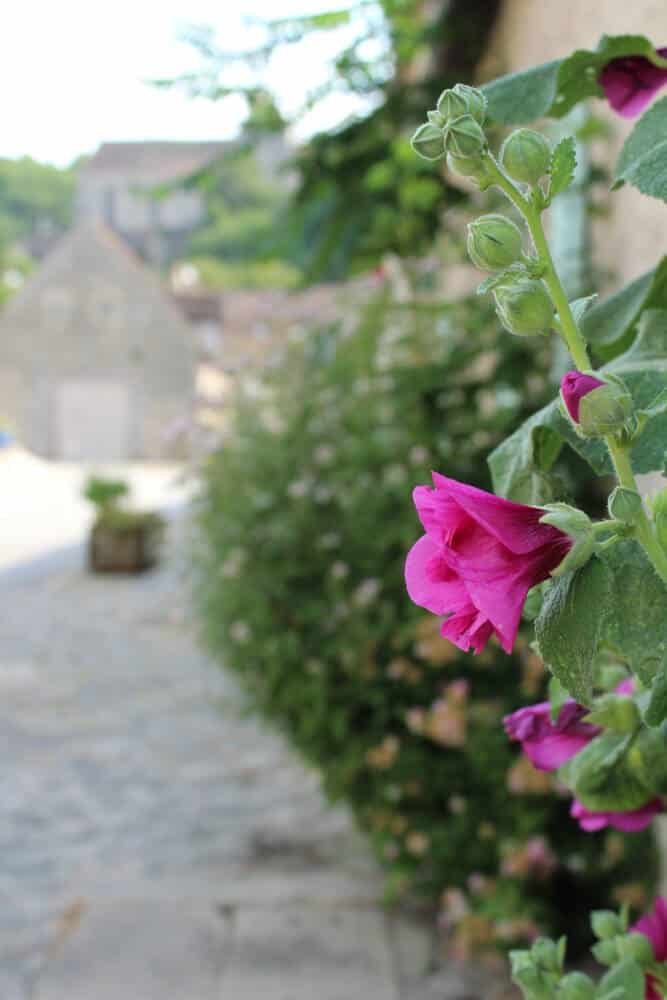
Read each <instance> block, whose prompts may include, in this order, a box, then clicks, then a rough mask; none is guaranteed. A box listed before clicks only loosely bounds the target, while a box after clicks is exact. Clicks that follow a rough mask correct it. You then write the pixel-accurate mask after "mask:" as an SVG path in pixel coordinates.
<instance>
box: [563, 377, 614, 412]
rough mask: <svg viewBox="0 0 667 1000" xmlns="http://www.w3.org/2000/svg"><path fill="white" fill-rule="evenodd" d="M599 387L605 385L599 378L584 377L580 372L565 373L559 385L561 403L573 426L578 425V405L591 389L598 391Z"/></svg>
mask: <svg viewBox="0 0 667 1000" xmlns="http://www.w3.org/2000/svg"><path fill="white" fill-rule="evenodd" d="M601 385H606V383H605V382H601V381H600V379H599V378H595V376H593V375H584V374H583V373H582V372H566V373H565V375H563V378H562V379H561V383H560V391H561V393H562V396H563V402H564V403H565V406H566V407H567V412H568V413H569V414H570V416H571V417H572V419H573V420H574V422H575V424H578V423H579V403H580V402H581V400H582V399H583V397H584V396H587V395H588V393H589V392H592V391H593V389H599V388H600V386H601Z"/></svg>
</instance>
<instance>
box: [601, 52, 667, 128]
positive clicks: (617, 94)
mask: <svg viewBox="0 0 667 1000" xmlns="http://www.w3.org/2000/svg"><path fill="white" fill-rule="evenodd" d="M657 51H658V55H660V56H663V57H664V56H667V49H658V50H657ZM598 80H599V83H600V85H601V87H602V89H603V90H604V95H605V97H606V98H607V100H608V101H609V103H610V105H611V106H612V108H613V109H614V111H618V113H619V115H623V117H624V118H635V117H636V116H637V115H638V114H641V112H642V111H643V110H644V108H645V107H646V105H647V104H649V103H650V101H651V98H652V97H653V95H654V94H657V92H658V91H659V90H660V89H661V87H664V86H665V84H666V83H667V68H665V67H663V66H655V65H654V64H653V63H652V62H651V61H650V60H649V59H647V58H646V57H645V56H621V57H620V58H618V59H612V60H611V61H610V62H608V63H607V65H606V66H605V67H604V68H603V70H602V72H601V73H600V75H599V77H598Z"/></svg>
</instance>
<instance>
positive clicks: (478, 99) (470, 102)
mask: <svg viewBox="0 0 667 1000" xmlns="http://www.w3.org/2000/svg"><path fill="white" fill-rule="evenodd" d="M452 93H453V94H455V95H456V97H458V98H459V99H460V100H462V101H463V103H464V106H465V111H464V112H463V114H468V115H472V116H473V118H474V119H475V121H477V122H479V124H480V125H483V124H484V119H485V118H486V97H485V96H484V94H483V93H482V91H481V90H478V89H477V87H469V86H468V85H467V84H465V83H457V84H456V86H455V87H454V88H453V90H452Z"/></svg>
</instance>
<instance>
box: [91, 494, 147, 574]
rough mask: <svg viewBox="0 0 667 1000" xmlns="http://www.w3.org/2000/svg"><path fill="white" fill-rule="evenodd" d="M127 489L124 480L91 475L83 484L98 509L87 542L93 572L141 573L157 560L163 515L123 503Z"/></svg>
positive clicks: (126, 496) (127, 495)
mask: <svg viewBox="0 0 667 1000" xmlns="http://www.w3.org/2000/svg"><path fill="white" fill-rule="evenodd" d="M129 493H130V488H129V486H128V484H127V483H126V482H125V481H124V480H114V479H102V478H98V477H96V476H91V477H90V478H89V479H88V480H87V482H86V484H85V486H84V490H83V494H84V496H85V497H86V499H87V500H90V502H91V503H92V504H93V505H94V507H95V508H96V511H97V514H96V517H95V520H94V522H93V526H92V529H91V532H90V538H89V542H88V565H89V567H90V569H91V570H92V572H93V573H142V572H143V571H144V570H147V569H151V567H153V566H155V565H156V563H157V561H158V556H159V548H160V543H161V541H162V537H163V535H164V526H165V522H164V518H162V517H161V516H160V515H159V514H158V513H156V512H155V511H141V510H132V509H131V508H130V507H128V506H125V505H124V501H127V498H128V497H129Z"/></svg>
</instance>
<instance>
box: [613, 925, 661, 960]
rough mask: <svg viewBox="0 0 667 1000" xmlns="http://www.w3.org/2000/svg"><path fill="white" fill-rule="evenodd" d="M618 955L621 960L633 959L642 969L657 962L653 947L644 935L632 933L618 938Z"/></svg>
mask: <svg viewBox="0 0 667 1000" xmlns="http://www.w3.org/2000/svg"><path fill="white" fill-rule="evenodd" d="M617 945H618V953H619V955H620V957H621V958H633V959H634V960H635V962H637V963H638V964H639V965H640V966H642V968H645V967H646V966H647V965H650V964H651V962H654V961H655V955H654V954H653V945H652V944H651V942H650V941H649V939H648V938H647V937H644V935H643V934H638V933H635V932H633V933H631V934H626V935H625V937H621V938H618V941H617Z"/></svg>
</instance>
